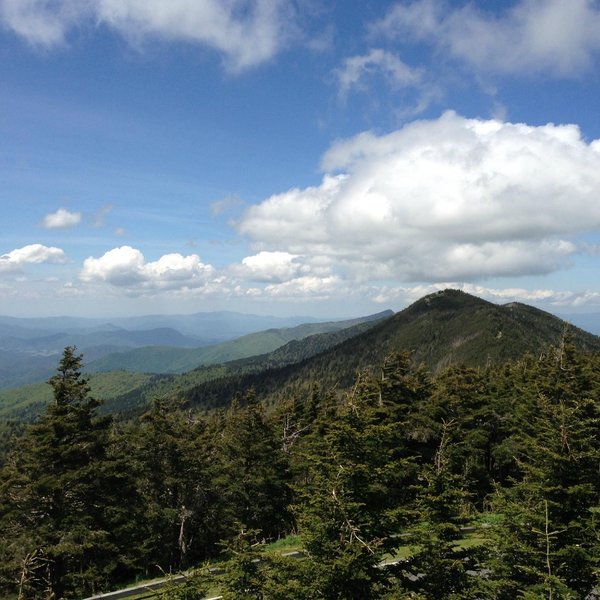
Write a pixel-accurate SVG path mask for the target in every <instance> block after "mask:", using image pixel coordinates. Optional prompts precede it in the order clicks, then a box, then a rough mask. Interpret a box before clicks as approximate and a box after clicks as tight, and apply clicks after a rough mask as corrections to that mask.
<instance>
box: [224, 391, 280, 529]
mask: <svg viewBox="0 0 600 600" xmlns="http://www.w3.org/2000/svg"><path fill="white" fill-rule="evenodd" d="M214 434H215V439H214V444H215V476H214V484H215V487H216V491H217V493H218V495H219V503H218V506H217V507H215V508H216V510H217V512H218V517H217V519H218V521H219V522H220V529H219V536H218V537H219V538H220V539H227V538H229V537H232V536H234V535H236V534H237V533H239V531H247V530H256V531H260V532H261V535H262V536H263V537H264V538H267V539H268V538H278V537H280V536H281V535H285V534H286V533H287V532H288V531H289V529H290V524H291V516H290V514H289V511H288V505H289V503H290V498H291V490H290V487H289V477H290V473H289V465H288V461H287V457H286V455H285V453H284V451H283V449H282V447H281V440H279V439H277V437H276V435H275V429H274V427H273V425H272V423H271V422H270V421H269V419H268V418H267V415H266V414H265V410H264V408H263V406H262V405H261V404H260V403H259V402H258V400H257V399H256V396H255V394H254V393H253V392H249V393H248V394H246V395H245V396H243V397H238V398H236V399H234V401H233V402H232V404H231V406H230V408H229V409H228V411H227V412H226V414H225V416H224V418H223V419H222V421H221V422H220V423H219V426H218V428H217V429H216V430H215V432H214Z"/></svg>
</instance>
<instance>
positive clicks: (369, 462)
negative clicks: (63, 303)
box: [0, 294, 600, 600]
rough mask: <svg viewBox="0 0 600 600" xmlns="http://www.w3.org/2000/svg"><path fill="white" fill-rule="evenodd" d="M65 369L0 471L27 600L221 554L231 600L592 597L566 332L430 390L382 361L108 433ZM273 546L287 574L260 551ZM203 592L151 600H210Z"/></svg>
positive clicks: (584, 372) (185, 589)
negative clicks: (287, 545)
mask: <svg viewBox="0 0 600 600" xmlns="http://www.w3.org/2000/svg"><path fill="white" fill-rule="evenodd" d="M463 302H466V301H465V299H464V298H463V297H462V296H461V295H458V296H455V295H453V294H449V295H448V294H443V295H437V296H434V297H432V298H431V299H430V305H431V304H433V305H436V304H437V303H439V306H438V308H439V309H440V310H442V311H445V310H451V309H452V310H455V309H456V306H457V305H458V306H459V307H460V305H461V303H463ZM466 306H470V307H471V309H472V310H475V311H478V310H482V311H484V313H485V311H486V310H487V308H486V303H483V304H477V305H476V306H473V305H472V304H471V305H469V304H468V303H467V304H466ZM427 308H431V306H429V307H428V306H424V305H422V304H417V305H416V306H415V307H413V308H412V312H411V315H412V316H411V315H409V316H411V318H421V317H423V316H426V315H427V314H428V313H427ZM514 310H516V311H517V313H518V314H522V313H521V312H519V311H520V309H519V308H518V307H516V308H514ZM486 314H487V313H486ZM480 316H481V315H480ZM525 317H526V318H532V317H531V315H528V313H525ZM534 317H536V318H537V316H536V315H534ZM448 327H450V325H448ZM369 339H375V338H369ZM344 352H345V350H344ZM374 355H375V354H374ZM340 356H341V355H340ZM309 362H310V361H309ZM306 364H309V363H306ZM315 364H316V363H315ZM331 364H333V365H335V364H337V363H335V362H334V363H331ZM80 366H81V361H80V357H78V356H76V354H74V351H73V349H69V348H68V349H67V350H66V351H65V356H64V357H63V361H62V362H61V365H60V367H59V373H58V375H57V376H56V377H54V378H52V380H51V384H52V389H53V391H54V397H55V400H54V402H53V404H52V405H51V406H50V407H49V408H48V411H47V413H46V414H45V415H44V417H43V418H41V419H40V421H39V422H38V423H36V424H34V425H31V426H29V427H27V429H26V432H25V433H24V435H23V436H21V437H20V438H19V440H18V441H17V442H16V443H15V448H14V450H13V452H12V453H11V454H10V455H9V458H8V460H7V462H6V464H5V465H4V466H3V467H2V469H1V470H0V536H1V538H2V544H1V545H0V562H1V566H0V573H1V575H2V577H3V585H4V586H5V588H6V589H7V591H9V592H15V591H19V590H20V592H21V595H22V597H23V598H24V599H25V598H28V597H32V598H35V597H38V598H49V597H50V594H51V593H54V594H55V596H56V598H57V599H58V598H59V597H60V596H65V597H73V598H75V597H82V596H85V595H86V594H88V593H91V592H92V591H99V590H100V589H102V590H103V591H106V590H107V589H108V587H109V586H117V585H118V583H119V581H122V580H123V579H124V578H126V577H133V576H148V575H158V574H159V573H160V572H164V573H171V572H175V571H177V570H179V569H184V568H189V567H195V566H198V565H199V564H201V563H202V562H203V561H205V560H210V559H214V558H217V557H219V558H222V557H223V552H222V548H223V547H225V548H226V552H225V554H226V555H227V557H228V561H227V562H226V563H225V571H226V573H225V575H224V579H223V588H222V592H223V594H224V596H226V597H230V598H261V599H271V600H279V599H281V600H283V599H286V598H298V599H300V600H302V599H311V600H312V599H322V600H328V599H330V598H339V599H345V598H348V599H351V598H356V599H358V598H360V599H361V600H362V599H368V598H381V599H388V600H391V599H408V598H412V599H413V600H415V599H421V600H424V599H426V600H430V599H436V600H437V599H447V600H459V599H462V600H464V599H467V598H472V599H475V598H482V599H487V598H490V599H492V598H493V599H495V600H508V599H513V598H519V597H522V598H530V599H532V598H553V599H554V600H556V599H558V598H577V599H579V598H581V599H583V598H586V596H587V595H588V594H589V592H590V591H591V590H592V589H593V588H594V587H597V586H598V584H599V582H598V577H599V573H600V563H599V559H598V557H599V556H600V517H599V516H598V515H600V477H599V476H598V473H599V468H600V467H599V465H600V441H599V438H598V431H599V430H600V429H599V426H600V355H597V354H595V355H594V354H585V353H583V352H581V351H580V350H578V349H577V348H576V347H575V344H574V343H572V340H571V338H570V337H569V334H565V335H562V336H561V337H559V339H558V343H557V345H556V347H554V348H548V349H546V351H545V352H543V353H541V354H538V355H535V356H534V355H532V354H529V355H525V356H523V357H521V358H520V359H519V360H516V361H514V362H510V363H503V364H501V365H498V366H494V365H493V364H489V365H486V366H482V367H478V368H475V367H469V366H457V365H453V366H450V367H448V368H446V369H443V370H441V371H440V372H438V373H435V374H432V373H431V372H430V371H429V370H428V369H427V368H426V367H425V366H424V365H422V364H416V363H415V362H414V361H413V360H412V358H411V356H410V355H409V353H407V352H393V353H388V354H386V355H385V356H384V357H383V358H382V361H381V365H380V366H377V367H373V368H369V369H363V370H361V371H359V372H358V374H356V373H355V374H354V383H353V385H352V386H351V387H350V388H348V389H343V388H330V387H328V385H327V384H326V383H325V384H323V383H322V382H321V381H319V382H318V383H317V382H315V381H310V382H309V381H304V382H302V381H300V380H298V382H297V385H296V386H295V387H293V388H286V389H285V390H284V389H281V390H279V391H278V393H277V395H274V396H273V395H272V396H271V400H272V401H273V404H272V405H266V404H265V403H261V402H260V401H259V396H258V395H257V394H254V393H245V394H237V395H236V396H235V397H234V400H233V402H232V403H231V405H230V406H229V407H228V408H227V410H224V411H213V412H212V413H211V414H210V415H209V416H207V415H202V414H200V413H198V412H197V411H194V406H193V405H190V404H186V403H185V393H184V394H181V395H175V396H173V395H166V396H164V397H161V398H160V399H158V400H155V401H154V403H153V405H152V407H151V409H150V410H148V411H146V413H145V414H144V415H143V416H142V417H141V418H136V419H132V420H131V421H130V422H128V423H119V424H118V425H115V424H114V423H112V422H111V419H110V418H108V417H101V416H99V414H98V411H99V408H100V407H99V402H97V401H95V400H93V399H92V398H91V397H90V394H89V387H88V383H87V381H86V380H85V378H83V377H82V376H81V373H80ZM286 368H287V369H288V375H290V374H292V375H293V376H294V377H296V376H299V373H300V372H299V371H294V369H295V367H292V366H291V365H290V366H288V367H286ZM339 375H340V378H342V377H345V375H344V374H343V373H340V374H339ZM257 376H258V375H257ZM327 377H328V376H326V377H324V379H323V381H325V382H327ZM257 381H260V380H259V379H257ZM290 390H291V391H290ZM182 397H183V398H182ZM198 404H202V402H199V403H198ZM204 406H206V404H205V403H204ZM490 510H491V511H493V512H492V513H491V515H489V514H488V515H487V517H488V518H487V519H485V520H486V521H487V522H488V523H491V525H490V526H489V527H485V528H484V527H479V528H478V529H477V531H475V533H473V534H472V536H471V537H468V536H467V534H466V533H465V531H464V526H465V525H473V524H474V523H481V522H482V521H483V520H484V519H482V518H481V515H483V516H486V511H490ZM290 532H293V533H294V534H296V535H298V536H299V539H300V544H301V546H302V548H303V550H304V552H305V555H304V557H303V558H300V559H292V558H289V557H285V556H278V555H276V554H274V553H273V552H270V551H267V550H265V543H264V542H265V541H268V540H274V539H277V538H279V537H284V536H286V535H287V534H289V533H290ZM382 561H385V562H386V563H387V564H386V566H382ZM389 563H393V564H389ZM203 573H204V572H198V573H196V574H195V575H193V576H190V578H189V579H188V580H187V581H186V583H185V584H184V585H173V586H171V587H169V588H168V589H167V590H166V591H165V592H164V595H165V597H167V598H173V599H176V598H185V599H187V598H193V597H199V596H200V595H201V594H203V593H204V591H205V590H206V589H207V584H209V587H210V588H211V589H214V585H215V583H214V582H213V581H208V580H206V581H205V579H204V574H203ZM217 585H219V584H217Z"/></svg>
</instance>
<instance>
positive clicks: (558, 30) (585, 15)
mask: <svg viewBox="0 0 600 600" xmlns="http://www.w3.org/2000/svg"><path fill="white" fill-rule="evenodd" d="M372 30H373V33H374V34H375V35H377V34H385V35H388V36H390V37H393V38H398V39H401V40H402V41H406V40H407V39H413V40H418V41H427V42H430V43H431V44H432V45H434V46H436V47H437V48H438V49H439V50H440V51H441V52H443V53H449V54H450V55H451V56H453V57H455V58H457V59H459V60H461V61H463V62H465V63H466V64H468V65H470V66H471V67H472V68H474V69H475V70H477V71H478V72H479V73H481V74H487V73H488V72H490V71H494V72H499V73H513V74H514V73H517V74H521V73H545V74H550V75H553V76H556V77H573V76H576V75H579V74H581V73H582V72H584V71H586V70H589V69H590V68H591V66H592V65H593V64H594V62H595V60H596V57H597V55H598V53H599V52H600V6H599V5H598V3H597V2H595V1H594V0H568V1H565V0H519V1H518V2H517V3H516V4H514V5H513V6H511V7H510V8H507V9H506V10H505V11H504V12H502V13H501V14H498V15H495V14H493V13H491V12H485V11H482V10H481V9H479V8H477V7H476V6H475V5H474V4H473V3H465V4H464V5H463V6H462V7H458V8H454V7H453V6H452V5H450V3H448V2H443V1H441V2H440V1H438V0H415V1H414V2H411V3H401V4H397V5H395V6H394V7H393V8H392V9H390V11H389V12H388V14H387V15H386V16H385V18H384V19H382V20H381V21H380V22H378V23H376V24H375V25H374V26H373V27H372Z"/></svg>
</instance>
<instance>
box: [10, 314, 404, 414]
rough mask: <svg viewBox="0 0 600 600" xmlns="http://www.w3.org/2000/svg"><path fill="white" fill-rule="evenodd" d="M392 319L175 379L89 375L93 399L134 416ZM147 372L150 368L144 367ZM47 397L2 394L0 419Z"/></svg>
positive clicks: (30, 409)
mask: <svg viewBox="0 0 600 600" xmlns="http://www.w3.org/2000/svg"><path fill="white" fill-rule="evenodd" d="M391 314H393V313H392V312H391V311H386V312H383V313H378V314H377V315H371V316H370V317H363V318H360V319H353V320H349V321H338V322H335V323H328V324H325V325H327V326H329V327H333V328H334V330H333V331H331V332H328V333H317V334H314V335H307V336H305V337H303V338H302V339H301V340H297V339H292V341H291V342H289V343H287V344H285V345H283V346H282V345H281V344H279V346H280V347H279V348H277V349H276V350H275V351H273V352H270V353H267V354H260V355H258V356H252V357H248V358H244V359H239V360H235V361H229V362H227V363H220V364H215V365H211V366H206V367H201V368H198V369H194V370H191V371H188V372H187V373H183V374H178V375H176V374H148V373H132V372H128V371H125V370H123V369H122V368H121V369H120V370H114V371H110V372H106V373H103V372H101V373H91V374H90V375H89V380H90V386H91V388H92V395H93V396H95V397H97V398H99V399H102V400H103V401H104V405H103V407H102V410H103V411H105V412H114V413H126V414H131V413H135V412H137V411H139V410H142V409H144V408H145V407H147V406H148V405H149V404H150V403H151V401H152V400H153V399H154V398H156V397H166V396H173V395H176V394H183V393H184V392H188V391H189V390H191V389H193V388H195V387H196V386H198V385H201V384H203V383H205V382H207V381H211V380H213V379H220V378H224V377H229V376H231V375H232V374H241V373H258V372H261V371H263V370H265V369H272V368H275V367H280V366H282V365H287V364H291V363H295V362H298V361H301V360H303V359H306V358H308V357H310V356H314V355H315V354H318V353H319V352H322V351H323V350H325V349H327V348H330V347H332V346H334V345H336V344H339V343H341V342H342V341H344V340H346V339H348V338H350V337H353V336H356V335H358V334H360V333H362V332H364V331H366V330H368V329H369V328H371V327H373V326H374V325H375V324H376V323H377V321H378V320H380V319H382V318H385V317H386V316H388V315H391ZM388 318H389V317H388ZM323 325H324V324H322V323H314V324H312V323H311V324H306V325H301V326H299V327H294V328H288V329H280V330H268V331H266V332H263V333H265V334H266V335H265V336H262V335H261V334H256V336H255V335H254V334H252V335H249V336H244V338H243V339H244V341H243V342H242V344H241V345H243V346H245V347H248V348H249V347H250V346H249V344H248V342H247V338H254V337H256V338H257V339H263V340H268V339H270V338H271V336H272V332H277V333H276V334H273V335H277V336H278V339H282V338H284V337H285V336H294V335H305V334H306V333H307V332H309V331H313V330H318V329H319V328H321V327H322V326H323ZM344 325H345V327H343V326H344ZM342 327H343V328H342ZM228 345H229V344H222V345H219V346H228ZM234 347H235V346H234ZM148 350H149V351H152V350H154V351H156V353H157V355H159V354H160V350H161V349H160V348H148ZM169 350H178V349H172V348H171V349H169ZM141 356H143V354H142V355H141ZM84 359H85V356H84ZM145 367H146V368H148V363H146V364H145ZM86 371H87V372H89V368H86ZM51 397H52V393H51V388H50V386H48V385H47V384H46V383H39V384H32V385H27V386H23V387H20V388H16V389H13V390H0V419H2V418H5V419H12V420H26V421H28V420H31V419H33V418H34V417H35V416H36V415H37V414H39V413H40V412H41V410H42V408H43V407H44V406H45V404H46V403H47V402H49V400H50V399H51Z"/></svg>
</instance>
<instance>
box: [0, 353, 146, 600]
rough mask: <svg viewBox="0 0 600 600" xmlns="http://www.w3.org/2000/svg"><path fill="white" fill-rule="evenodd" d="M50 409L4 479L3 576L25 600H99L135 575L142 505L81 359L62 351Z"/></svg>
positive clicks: (0, 523)
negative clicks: (103, 590) (130, 551)
mask: <svg viewBox="0 0 600 600" xmlns="http://www.w3.org/2000/svg"><path fill="white" fill-rule="evenodd" d="M49 383H50V385H51V386H52V388H53V391H54V402H53V403H52V404H51V405H50V406H49V407H48V409H47V412H46V414H45V415H44V416H43V417H42V418H41V419H40V421H39V422H38V423H36V424H34V425H32V426H30V427H29V429H28V430H27V432H26V433H25V435H24V436H23V437H22V438H21V439H20V441H19V445H18V446H17V448H16V450H15V452H14V453H13V454H12V455H11V456H10V458H9V461H8V464H7V465H6V467H5V468H4V469H3V471H2V477H1V482H0V503H1V512H2V514H3V517H2V519H1V520H0V530H1V536H2V538H3V539H4V540H5V543H4V544H3V547H2V548H1V549H0V552H1V553H2V555H3V556H2V557H1V558H2V561H1V562H2V573H3V575H4V577H5V578H6V579H8V580H11V579H12V582H13V584H15V585H16V586H17V587H18V591H19V597H20V598H55V599H59V598H63V597H77V596H82V595H85V594H89V593H92V592H95V591H97V590H99V589H100V587H101V586H103V585H106V584H108V582H110V581H111V580H113V579H119V578H120V577H121V578H122V577H124V576H125V575H127V574H128V573H130V572H131V569H132V568H133V566H134V565H132V564H131V561H128V560H127V559H126V558H125V557H124V554H123V549H124V548H126V547H128V546H129V545H131V544H132V543H133V542H134V539H133V536H134V525H133V524H132V523H131V511H134V510H135V505H136V498H135V494H134V491H133V488H132V486H131V482H130V480H129V479H128V476H127V472H126V471H123V470H122V469H121V468H120V466H119V460H118V459H117V458H116V457H114V456H111V454H110V441H109V433H110V426H111V420H110V418H108V417H102V418H101V417H98V416H97V407H98V406H99V402H98V401H97V400H95V399H93V398H91V397H90V396H89V395H88V393H89V386H88V383H87V380H86V379H85V378H84V377H83V376H82V375H81V356H78V355H77V354H76V352H75V348H72V347H68V348H66V349H65V351H64V354H63V357H62V359H61V361H60V364H59V367H58V372H57V374H56V375H55V376H54V377H52V378H51V379H50V381H49Z"/></svg>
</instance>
